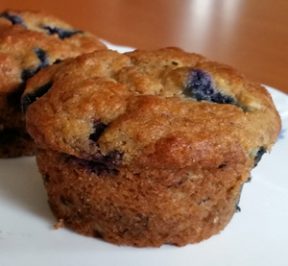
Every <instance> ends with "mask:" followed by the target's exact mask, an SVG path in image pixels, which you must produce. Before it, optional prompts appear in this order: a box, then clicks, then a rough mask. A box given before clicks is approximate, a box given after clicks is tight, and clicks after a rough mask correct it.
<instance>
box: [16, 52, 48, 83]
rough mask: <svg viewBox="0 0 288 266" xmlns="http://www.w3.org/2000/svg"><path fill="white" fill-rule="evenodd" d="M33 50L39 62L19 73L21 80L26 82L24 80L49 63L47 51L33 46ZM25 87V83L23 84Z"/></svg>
mask: <svg viewBox="0 0 288 266" xmlns="http://www.w3.org/2000/svg"><path fill="white" fill-rule="evenodd" d="M34 52H35V54H36V56H37V58H38V59H39V61H40V63H39V64H38V65H37V66H36V67H34V68H26V69H24V70H23V71H22V73H21V78H22V82H23V83H26V81H27V80H28V79H29V78H31V77H33V76H34V75H35V74H36V73H37V72H38V71H39V70H41V69H42V68H44V67H46V66H48V65H49V61H48V57H47V53H46V52H45V51H44V50H43V49H41V48H35V49H34ZM24 87H25V85H24Z"/></svg>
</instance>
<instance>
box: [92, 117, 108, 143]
mask: <svg viewBox="0 0 288 266" xmlns="http://www.w3.org/2000/svg"><path fill="white" fill-rule="evenodd" d="M106 127H107V125H106V124H104V123H102V122H100V121H99V120H97V121H95V122H94V124H93V133H92V134H90V136H89V139H90V140H92V141H95V142H96V141H97V140H98V139H99V138H100V136H101V134H102V133H103V132H104V130H105V129H106Z"/></svg>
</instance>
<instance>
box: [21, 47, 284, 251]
mask: <svg viewBox="0 0 288 266" xmlns="http://www.w3.org/2000/svg"><path fill="white" fill-rule="evenodd" d="M22 105H23V109H24V110H26V118H27V130H28V132H29V133H30V134H31V136H32V138H33V139H34V140H35V142H36V145H37V147H38V150H37V163H38V166H39V169H40V172H41V173H42V175H43V180H44V185H45V187H46V190H47V193H48V199H49V204H50V207H51V209H52V211H53V213H54V215H55V217H56V218H57V219H59V220H60V221H63V222H64V224H65V225H66V226H67V227H69V228H71V229H73V230H75V231H77V232H79V233H81V234H85V235H90V236H95V237H101V238H103V239H105V240H107V241H109V242H112V243H116V244H121V245H122V244H125V245H134V246H160V245H162V244H167V243H168V244H175V245H179V246H182V245H185V244H188V243H195V242H199V241H201V240H203V239H207V238H209V237H211V236H212V235H214V234H217V233H219V232H220V231H221V230H222V229H223V228H224V227H225V226H226V225H227V223H228V222H229V221H230V219H231V218H232V216H233V214H234V212H235V211H236V210H237V207H238V202H239V198H240V193H241V189H242V187H243V185H244V183H245V182H246V181H247V180H248V179H249V176H250V171H251V169H252V168H254V167H255V166H256V165H257V163H259V161H260V159H261V156H262V155H263V153H264V152H266V151H267V150H270V148H271V146H272V145H273V143H274V142H275V141H276V139H277V136H278V133H279V131H280V118H279V115H278V113H277V111H276V109H275V106H274V104H273V102H272V99H271V97H270V95H269V93H268V92H267V91H266V89H265V88H263V87H262V86H261V85H259V84H256V83H253V82H250V81H249V80H247V79H246V78H245V77H243V76H242V75H241V74H239V73H238V72H237V71H236V70H234V69H233V68H231V67H229V66H226V65H223V64H219V63H216V62H211V61H209V60H207V59H206V58H204V57H202V56H200V55H197V54H191V53H186V52H184V51H182V50H180V49H177V48H164V49H160V50H155V51H134V52H130V53H125V54H119V53H117V52H113V51H109V50H106V51H105V50H104V51H96V52H93V53H91V54H86V55H82V56H79V57H77V58H75V59H71V60H70V59H69V60H67V61H64V62H62V63H59V64H56V65H53V66H51V67H49V68H46V69H44V70H41V71H40V72H39V73H38V74H37V75H36V76H35V77H33V78H32V79H30V80H29V81H28V83H27V87H26V90H25V92H24V94H23V96H22Z"/></svg>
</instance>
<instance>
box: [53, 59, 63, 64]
mask: <svg viewBox="0 0 288 266" xmlns="http://www.w3.org/2000/svg"><path fill="white" fill-rule="evenodd" d="M62 61H63V60H61V59H59V58H58V59H56V60H55V61H54V63H53V64H54V65H56V64H60V63H61V62H62Z"/></svg>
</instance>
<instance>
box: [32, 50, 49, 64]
mask: <svg viewBox="0 0 288 266" xmlns="http://www.w3.org/2000/svg"><path fill="white" fill-rule="evenodd" d="M34 52H35V54H36V55H37V57H38V59H39V61H40V65H39V66H38V68H39V69H41V68H44V67H46V66H48V65H49V61H48V56H47V53H46V52H45V51H44V50H43V49H41V48H35V49H34Z"/></svg>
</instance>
